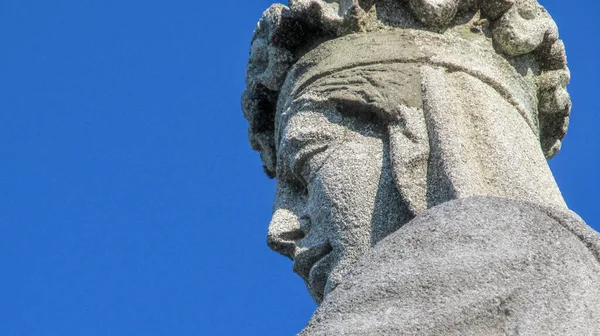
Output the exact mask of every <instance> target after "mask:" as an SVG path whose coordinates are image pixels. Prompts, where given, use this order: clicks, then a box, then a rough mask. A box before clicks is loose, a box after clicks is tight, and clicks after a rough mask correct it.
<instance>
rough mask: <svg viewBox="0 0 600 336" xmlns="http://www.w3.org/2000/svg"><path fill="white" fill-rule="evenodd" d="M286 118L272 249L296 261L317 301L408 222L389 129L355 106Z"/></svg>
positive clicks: (298, 111) (294, 112) (306, 108)
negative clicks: (390, 150)
mask: <svg viewBox="0 0 600 336" xmlns="http://www.w3.org/2000/svg"><path fill="white" fill-rule="evenodd" d="M326 105H327V104H325V103H323V104H321V105H320V106H319V104H305V105H303V106H300V107H296V108H294V109H289V111H290V112H289V114H288V115H285V114H284V115H283V116H282V117H281V118H282V120H284V121H283V122H282V127H281V136H280V141H279V146H278V150H277V155H278V166H277V176H278V178H277V191H276V196H275V204H274V213H273V219H272V221H271V223H270V226H269V232H268V243H269V246H270V247H271V248H272V249H273V250H275V251H277V252H279V253H281V254H283V255H286V256H288V257H289V258H291V259H292V260H293V261H294V263H293V269H294V271H295V272H296V273H298V274H299V275H300V276H301V277H302V278H303V279H304V280H305V282H306V284H307V287H308V289H309V291H310V293H311V295H312V297H313V298H314V300H315V301H316V302H317V303H320V302H321V300H322V299H323V296H324V295H325V294H327V293H328V292H330V291H331V290H333V289H334V288H335V287H336V286H337V285H338V284H339V283H340V281H341V280H342V278H343V277H344V275H345V274H346V273H347V272H348V271H349V270H350V269H351V267H352V265H353V264H354V263H355V262H356V260H357V259H358V258H359V257H360V256H361V255H362V254H364V253H365V252H366V250H367V249H369V248H370V247H371V246H373V245H374V244H375V243H376V242H378V241H379V240H380V239H382V238H383V237H385V236H387V235H388V234H389V233H390V232H392V231H394V230H395V229H397V227H398V224H399V223H401V222H403V220H402V218H400V217H401V216H402V213H403V212H402V211H401V210H400V208H399V207H400V206H401V202H400V197H399V195H398V192H397V191H396V188H395V186H394V181H393V178H392V172H391V168H390V160H389V153H388V146H387V144H386V142H387V140H386V135H385V132H384V130H385V127H383V125H382V123H380V122H377V121H376V120H373V119H372V116H371V115H369V114H360V113H359V114H358V115H357V113H356V112H357V111H353V109H352V108H351V107H347V106H346V107H345V106H338V107H337V108H335V107H331V106H326Z"/></svg>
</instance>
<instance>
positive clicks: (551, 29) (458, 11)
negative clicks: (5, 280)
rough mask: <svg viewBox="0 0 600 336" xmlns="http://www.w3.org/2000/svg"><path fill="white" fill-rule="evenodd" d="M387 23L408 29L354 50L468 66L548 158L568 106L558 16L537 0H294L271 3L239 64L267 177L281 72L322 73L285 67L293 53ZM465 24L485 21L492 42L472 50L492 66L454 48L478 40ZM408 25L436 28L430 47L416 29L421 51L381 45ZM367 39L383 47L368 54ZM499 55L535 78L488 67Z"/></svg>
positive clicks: (428, 31)
mask: <svg viewBox="0 0 600 336" xmlns="http://www.w3.org/2000/svg"><path fill="white" fill-rule="evenodd" d="M435 4H437V5H435ZM434 5H435V6H434ZM477 13H479V16H477ZM465 18H466V19H465ZM473 20H476V21H473ZM479 26H483V27H481V28H479ZM393 28H404V29H407V30H406V32H405V33H402V34H401V33H399V32H398V30H394V33H393V34H389V37H388V40H387V41H386V40H385V38H384V39H380V38H378V41H379V47H376V46H370V49H369V50H370V51H367V52H365V51H360V50H359V49H360V48H361V46H362V47H365V45H367V44H364V43H363V44H360V43H358V44H356V49H357V50H356V54H357V55H369V56H370V58H371V61H370V62H375V63H377V62H385V61H387V62H389V61H397V62H414V61H415V60H416V59H417V56H418V59H419V60H420V61H421V62H423V61H425V62H426V63H430V64H434V65H440V66H446V67H454V68H457V69H458V70H461V71H465V72H467V73H470V74H471V75H474V76H475V77H477V78H479V79H480V80H483V81H484V82H486V83H487V84H488V85H491V86H493V87H494V88H495V89H496V90H498V91H499V92H500V93H502V94H503V95H504V96H505V97H506V98H507V100H508V101H509V102H511V103H512V104H513V105H514V106H515V107H516V108H517V110H518V111H519V112H520V113H521V115H522V116H523V117H524V118H525V120H526V121H527V122H528V124H529V125H530V127H532V129H533V130H534V133H536V134H538V135H539V137H540V141H541V146H542V149H543V151H544V153H545V155H546V157H547V158H550V157H552V156H554V155H556V153H557V152H558V150H559V149H560V146H561V140H562V139H563V137H564V135H565V133H566V131H567V127H568V121H569V114H570V110H571V101H570V97H569V94H568V93H567V91H566V89H565V88H566V85H567V84H568V82H569V79H570V73H569V70H568V68H567V65H566V56H565V50H564V45H563V43H562V41H560V40H559V39H558V30H557V28H556V25H555V24H554V22H553V21H552V19H551V18H550V16H549V14H548V13H547V12H546V10H545V9H544V8H543V7H541V6H540V5H539V4H538V3H537V1H536V0H481V1H477V0H445V1H444V0H388V1H384V0H381V1H376V0H371V1H358V0H338V1H327V2H326V1H321V0H296V1H293V0H291V1H290V4H289V7H286V6H283V5H279V4H276V5H273V6H271V7H270V8H269V9H268V10H267V11H265V13H264V14H263V17H262V18H261V20H260V21H259V23H258V26H257V28H256V30H255V32H254V37H253V39H252V46H251V52H250V60H249V62H248V68H247V73H246V85H247V89H246V91H245V92H244V94H243V99H242V104H243V111H244V116H245V117H246V119H247V120H248V121H249V123H250V127H249V138H250V143H251V145H252V148H253V149H255V150H258V151H259V152H260V154H261V159H262V162H263V166H264V169H265V172H266V173H267V174H268V175H269V176H270V177H274V176H275V166H276V158H275V113H276V106H277V101H278V98H279V96H280V92H282V93H283V92H285V94H282V95H281V96H282V97H286V96H288V95H289V94H291V93H292V92H291V89H290V88H286V87H284V81H285V80H286V77H289V78H288V81H291V82H296V81H297V82H296V85H295V86H294V87H297V88H302V87H303V86H305V85H304V84H303V81H304V82H306V81H309V80H310V78H315V76H317V77H318V76H319V75H318V74H308V73H300V72H303V71H304V72H306V69H308V68H309V67H305V66H297V67H294V69H293V71H292V72H290V70H292V66H293V65H294V64H296V62H299V60H300V63H301V62H302V60H301V58H302V57H303V56H304V55H305V54H306V53H307V52H308V51H310V50H311V49H313V48H315V47H316V46H317V45H319V44H321V43H322V42H324V41H326V40H331V39H335V38H339V37H341V36H344V35H348V34H351V33H355V32H363V33H367V34H361V35H364V36H369V35H370V33H374V34H375V33H376V32H378V31H379V32H378V33H376V35H382V33H381V32H380V31H381V30H390V29H393ZM464 29H482V30H483V31H482V32H481V33H482V34H489V36H490V37H491V38H492V39H493V46H494V48H495V50H496V51H495V52H483V53H478V55H477V57H485V58H486V60H488V61H489V62H490V63H488V64H489V65H490V66H489V67H482V66H478V65H477V64H475V63H473V62H472V61H471V60H470V59H469V57H468V56H465V54H464V52H463V53H461V51H464V50H473V49H477V48H478V47H477V46H475V45H474V43H471V42H470V41H469V40H468V39H464V38H461V30H464ZM415 30H420V32H417V31H415ZM409 32H410V33H409ZM407 34H408V35H415V36H416V35H427V38H428V39H434V40H435V35H437V36H438V39H437V40H439V43H436V44H435V45H433V46H428V45H426V44H423V43H421V44H419V38H416V39H413V40H414V42H415V44H416V48H415V49H414V50H418V53H420V54H419V55H410V54H408V53H407V54H403V55H389V53H388V54H386V53H385V51H384V50H385V48H384V45H383V44H382V42H383V41H385V43H396V42H395V41H394V36H396V37H397V38H399V37H400V36H407ZM442 34H443V36H444V40H446V41H448V38H449V37H451V38H450V39H449V40H451V41H452V43H451V44H448V42H444V41H443V40H442V39H441V38H439V37H441V36H442ZM349 38H350V37H349ZM364 39H366V38H364ZM363 42H364V41H363ZM373 48H379V49H380V51H379V52H375V53H374V52H373V51H372V50H373ZM436 48H437V49H436ZM353 49H354V44H353ZM492 51H493V50H492ZM353 56H354V50H353V55H348V57H349V59H348V60H345V61H341V62H339V60H337V61H336V62H334V63H332V64H331V67H332V69H331V70H332V71H335V68H336V67H338V68H339V67H340V66H344V65H345V66H348V65H349V64H352V63H353V62H354V64H355V65H359V64H360V62H361V61H360V60H355V61H352V60H351V59H352V57H353ZM450 56H452V57H450ZM378 57H379V58H381V59H379V58H378ZM359 58H360V57H359ZM457 59H458V60H459V61H458V62H457V61H456V60H457ZM503 60H504V62H506V61H508V62H511V63H512V64H518V63H519V62H520V63H523V64H525V63H531V60H534V63H536V66H537V67H538V69H537V71H535V73H534V74H533V75H532V76H529V77H532V79H531V80H529V82H528V81H527V80H525V79H524V78H518V76H516V77H515V76H513V75H509V74H503V73H501V71H496V72H494V70H495V69H497V68H496V67H494V66H493V64H495V63H497V62H502V61H503ZM363 61H366V60H363ZM323 62H325V60H323ZM363 63H364V62H363ZM320 68H322V66H321V67H320ZM308 71H309V72H310V70H308ZM320 71H321V72H322V71H323V70H320ZM507 76H508V77H507ZM511 76H512V77H511ZM509 77H510V78H509ZM498 79H500V80H498ZM509 82H510V83H513V84H514V83H518V85H517V88H513V87H511V85H505V84H507V83H509ZM287 86H291V85H287ZM531 87H533V90H532V89H531ZM517 91H518V92H517ZM536 93H537V97H536ZM535 103H537V108H536V106H534V105H535ZM532 105H533V106H532Z"/></svg>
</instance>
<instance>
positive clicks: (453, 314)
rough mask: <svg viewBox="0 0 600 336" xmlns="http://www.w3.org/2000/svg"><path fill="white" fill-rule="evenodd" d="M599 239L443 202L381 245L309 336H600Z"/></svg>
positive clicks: (520, 209)
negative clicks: (515, 335)
mask: <svg viewBox="0 0 600 336" xmlns="http://www.w3.org/2000/svg"><path fill="white" fill-rule="evenodd" d="M597 316H600V234H598V233H597V232H595V231H594V230H593V229H592V228H590V227H589V226H587V225H586V224H585V223H584V222H583V221H582V220H581V219H580V218H579V217H578V216H577V215H576V214H574V213H573V212H571V211H569V210H566V209H565V208H562V207H549V206H543V205H539V204H534V203H528V202H523V201H515V200H510V199H503V198H494V197H471V198H465V199H459V200H454V201H450V202H447V203H444V204H441V205H439V206H437V207H434V208H431V209H429V210H428V211H427V212H426V213H424V214H423V215H420V216H417V217H416V218H415V219H413V220H412V221H411V222H409V223H408V224H406V225H405V226H403V227H402V228H401V229H399V230H398V231H396V232H395V233H393V234H391V235H389V236H388V237H387V238H385V239H383V240H382V241H381V242H379V243H378V244H377V245H376V246H375V247H374V248H373V249H372V250H371V251H370V252H368V253H367V254H366V255H365V256H364V257H363V258H362V259H361V260H360V261H359V262H358V263H357V265H356V266H355V267H354V269H353V270H352V272H351V273H350V274H349V275H348V276H347V277H346V278H345V279H344V281H343V282H342V283H341V284H340V285H339V286H338V287H337V288H336V289H335V290H334V291H333V292H331V293H330V294H329V295H328V296H327V298H326V299H325V301H324V302H323V303H322V305H321V306H320V308H319V309H318V310H317V312H316V313H315V315H314V316H313V318H312V319H311V321H310V322H309V324H308V326H307V327H306V328H305V329H304V330H303V331H302V332H301V333H300V335H302V336H314V335H465V334H469V335H471V334H473V335H475V334H476V335H509V334H511V335H512V334H519V335H573V336H575V335H600V329H598V320H597Z"/></svg>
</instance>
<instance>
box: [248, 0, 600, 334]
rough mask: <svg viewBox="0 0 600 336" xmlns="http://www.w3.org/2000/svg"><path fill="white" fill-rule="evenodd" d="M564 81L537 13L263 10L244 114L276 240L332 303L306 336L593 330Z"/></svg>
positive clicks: (317, 3)
mask: <svg viewBox="0 0 600 336" xmlns="http://www.w3.org/2000/svg"><path fill="white" fill-rule="evenodd" d="M569 79H570V74H569V71H568V68H567V66H566V56H565V51H564V45H563V43H562V42H561V41H560V40H559V39H558V29H557V27H556V25H555V24H554V22H553V21H552V20H551V18H550V16H549V15H548V13H547V12H546V11H545V9H544V8H543V7H541V6H540V5H539V4H538V3H537V1H535V0H510V1H509V0H489V1H486V0H482V1H478V0H364V1H363V0H360V1H359V0H335V1H334V0H327V1H321V0H293V1H292V0H291V1H290V3H289V5H288V6H283V5H274V6H272V7H271V8H270V9H269V10H267V11H266V12H265V14H264V15H263V18H262V19H261V21H260V22H259V24H258V27H257V29H256V31H255V34H254V38H253V40H252V47H251V53H250V61H249V63H248V71H247V77H246V84H247V90H246V91H245V92H244V95H243V100H242V101H243V110H244V116H245V117H246V119H247V120H248V121H249V123H250V130H249V137H250V142H251V145H252V148H254V149H255V150H258V151H260V153H261V158H262V161H263V166H264V169H265V171H266V173H267V174H268V175H269V176H270V177H277V184H276V186H277V187H276V188H277V190H276V196H275V204H274V211H273V218H272V221H271V223H270V226H269V230H268V236H267V243H268V244H269V246H270V247H271V248H272V249H273V250H275V251H277V252H279V253H281V254H283V255H285V256H287V257H289V258H290V259H292V260H293V270H294V272H296V273H297V274H299V275H300V276H301V277H302V278H303V279H304V281H305V282H306V286H307V288H308V290H309V292H310V294H311V295H312V297H313V298H314V300H315V301H316V302H317V303H321V302H322V301H323V300H325V303H324V305H323V307H322V308H321V309H320V310H319V312H318V313H317V314H316V315H315V317H314V318H313V320H312V322H311V324H310V325H309V327H308V328H307V329H306V330H305V334H306V335H344V334H351V335H385V334H407V335H409V334H457V335H458V334H461V335H462V334H490V335H496V334H506V333H508V334H511V333H513V334H520V335H531V334H548V333H547V332H549V333H550V334H568V335H578V334H581V333H580V332H583V334H586V332H589V331H592V330H596V329H595V327H596V325H594V324H593V323H592V322H591V321H592V320H591V318H589V316H593V315H594V314H597V313H598V309H600V308H598V307H599V306H598V301H599V300H600V298H599V296H598V295H599V290H598V286H597V285H593V286H590V287H589V288H588V291H587V292H586V288H587V286H588V284H590V283H592V282H595V283H596V284H597V283H600V277H599V274H598V260H597V259H594V258H596V257H597V255H596V256H595V257H593V258H592V257H590V255H593V253H597V252H598V251H597V245H598V241H597V239H598V237H597V236H596V235H595V234H593V233H592V231H591V229H589V228H587V227H586V226H585V224H584V223H582V222H581V221H580V220H579V219H577V218H576V217H575V216H574V215H573V214H571V213H569V212H568V210H567V208H566V205H565V203H564V200H563V198H562V196H561V194H560V191H559V190H558V187H557V186H556V182H555V181H554V178H553V176H552V173H551V172H550V170H549V168H548V165H547V163H546V159H547V158H550V157H552V156H554V155H555V154H556V153H557V152H558V150H559V149H560V146H561V144H562V139H563V137H564V135H565V133H566V131H567V127H568V122H569V114H570V111H571V101H570V97H569V94H568V93H567V91H566V86H567V84H568V82H569ZM525 202H531V203H525ZM534 204H538V205H534ZM423 216H424V217H423ZM561 216H562V217H561ZM415 217H417V218H416V219H415ZM407 223H408V224H407ZM438 227H439V228H440V229H439V230H438ZM569 230H570V231H569ZM428 234H429V235H430V236H427V235H428ZM386 237H388V238H387V239H386ZM578 239H579V240H578ZM382 240H383V241H382ZM586 244H587V245H586ZM373 247H375V250H374V251H372V252H369V251H370V250H371V249H372V248H373ZM399 249H401V250H399ZM399 251H400V252H401V253H400V252H399ZM403 251H406V253H405V252H403ZM366 253H369V254H368V255H367V256H366V257H365V254H366ZM586 258H587V259H586ZM359 260H362V261H360V266H359V267H358V268H357V269H356V270H355V271H352V270H353V269H354V268H355V266H356V264H357V262H359ZM579 271H581V272H579ZM351 272H353V273H352V274H353V275H350V274H351ZM578 272H579V273H578ZM364 281H366V282H369V283H368V284H362V282H364ZM550 284H554V285H555V286H556V288H550ZM587 294H589V295H590V297H589V298H586V299H582V300H579V299H580V298H581V297H583V296H585V295H587ZM580 303H581V304H580ZM590 314H591V315H590ZM346 319H347V322H344V321H345V320H346ZM552 319H554V320H552ZM551 320H552V321H551ZM563 320H564V321H563ZM545 322H547V323H545ZM563 322H564V323H563ZM569 333H570V334H569ZM587 334H589V333H587Z"/></svg>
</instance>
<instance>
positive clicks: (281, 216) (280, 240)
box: [267, 209, 305, 260]
mask: <svg viewBox="0 0 600 336" xmlns="http://www.w3.org/2000/svg"><path fill="white" fill-rule="evenodd" d="M304 235H305V234H304V231H302V229H301V228H300V221H299V220H298V216H296V215H295V214H294V213H293V212H291V211H290V210H288V209H277V210H275V212H274V213H273V218H272V219H271V223H270V224H269V231H268V233H267V245H268V246H269V247H270V248H271V249H272V250H273V251H275V252H277V253H280V254H283V255H284V256H286V257H288V258H290V259H292V260H293V259H294V253H295V252H296V242H297V241H298V240H301V239H302V238H304Z"/></svg>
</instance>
